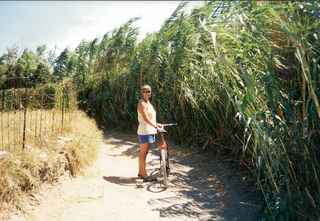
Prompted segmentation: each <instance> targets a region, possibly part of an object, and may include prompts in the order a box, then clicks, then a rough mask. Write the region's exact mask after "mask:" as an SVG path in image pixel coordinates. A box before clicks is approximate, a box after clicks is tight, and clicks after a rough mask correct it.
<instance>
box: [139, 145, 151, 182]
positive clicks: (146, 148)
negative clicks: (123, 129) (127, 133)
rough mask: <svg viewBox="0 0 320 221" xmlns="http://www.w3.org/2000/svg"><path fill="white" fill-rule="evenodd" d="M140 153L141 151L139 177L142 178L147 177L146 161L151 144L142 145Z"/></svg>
mask: <svg viewBox="0 0 320 221" xmlns="http://www.w3.org/2000/svg"><path fill="white" fill-rule="evenodd" d="M139 146H140V151H139V173H138V174H139V175H140V176H142V177H146V176H147V171H146V159H147V154H148V151H149V144H148V143H144V144H140V145H139Z"/></svg>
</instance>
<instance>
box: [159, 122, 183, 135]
mask: <svg viewBox="0 0 320 221" xmlns="http://www.w3.org/2000/svg"><path fill="white" fill-rule="evenodd" d="M176 125H178V124H177V123H170V124H162V126H163V127H162V128H158V132H160V133H166V132H167V131H166V130H165V129H164V127H170V126H176Z"/></svg>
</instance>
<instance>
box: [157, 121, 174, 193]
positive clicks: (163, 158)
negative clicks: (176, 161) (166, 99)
mask: <svg viewBox="0 0 320 221" xmlns="http://www.w3.org/2000/svg"><path fill="white" fill-rule="evenodd" d="M174 125H177V124H163V128H160V129H158V134H159V135H160V142H159V144H158V146H159V149H160V173H161V175H162V177H163V184H164V186H165V187H166V188H167V187H168V174H169V172H170V166H169V151H168V149H169V148H168V144H167V142H166V139H165V135H164V134H165V133H166V132H167V131H166V130H165V129H164V127H165V126H174Z"/></svg>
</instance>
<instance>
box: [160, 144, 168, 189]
mask: <svg viewBox="0 0 320 221" xmlns="http://www.w3.org/2000/svg"><path fill="white" fill-rule="evenodd" d="M167 157H168V155H167V150H166V149H161V165H160V169H161V171H160V172H161V175H162V178H163V181H162V183H163V185H164V186H165V187H166V188H167V187H168V173H167Z"/></svg>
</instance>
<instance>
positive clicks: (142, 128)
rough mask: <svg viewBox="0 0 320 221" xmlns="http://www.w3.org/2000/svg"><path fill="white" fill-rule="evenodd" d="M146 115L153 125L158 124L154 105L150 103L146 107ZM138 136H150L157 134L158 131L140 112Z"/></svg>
mask: <svg viewBox="0 0 320 221" xmlns="http://www.w3.org/2000/svg"><path fill="white" fill-rule="evenodd" d="M146 115H147V117H148V118H149V119H150V121H151V122H152V123H153V124H156V123H157V120H156V111H155V110H154V108H153V106H152V104H151V103H150V102H148V104H147V106H146ZM138 122H139V126H138V131H137V132H138V135H148V134H156V133H157V129H156V128H154V127H153V126H151V125H150V124H148V123H147V122H146V121H145V120H144V119H143V116H142V114H141V113H140V112H139V111H138Z"/></svg>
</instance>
